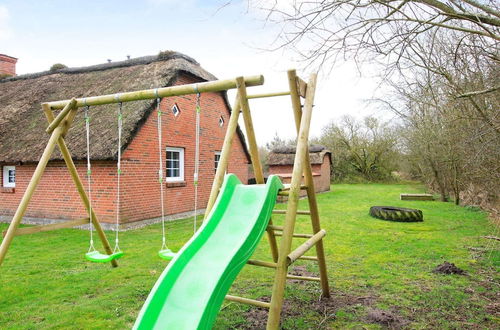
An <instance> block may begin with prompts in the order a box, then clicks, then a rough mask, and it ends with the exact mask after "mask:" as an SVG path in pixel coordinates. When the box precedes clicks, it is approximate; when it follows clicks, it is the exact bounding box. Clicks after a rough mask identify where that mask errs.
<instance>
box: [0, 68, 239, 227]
mask: <svg viewBox="0 0 500 330" xmlns="http://www.w3.org/2000/svg"><path fill="white" fill-rule="evenodd" d="M193 82H196V81H195V80H194V78H191V77H188V76H184V75H183V76H181V77H180V78H179V80H178V81H177V83H176V84H177V85H180V84H188V83H193ZM195 100H196V96H195V95H188V96H182V97H174V98H168V99H163V100H162V103H161V107H162V111H163V112H164V115H163V116H162V117H161V118H162V124H163V141H162V150H163V154H162V157H163V162H164V164H165V158H166V152H165V149H166V147H167V146H169V147H181V148H184V160H185V168H184V179H185V181H184V183H183V184H182V185H181V186H180V187H167V185H169V184H168V183H164V185H165V207H166V213H167V214H177V213H182V212H187V211H192V210H193V209H194V185H193V173H194V151H195V113H196V111H195ZM174 103H176V104H177V105H178V107H179V108H180V110H181V113H180V115H179V116H177V117H174V115H173V114H172V112H171V107H172V106H173V104H174ZM201 109H202V110H201V136H200V149H201V153H200V175H199V185H198V194H199V195H198V196H199V197H198V207H199V208H200V209H201V208H204V207H205V205H206V203H207V200H208V197H209V194H210V189H211V186H212V181H213V177H214V174H215V171H214V153H215V151H220V150H221V149H222V144H223V141H224V134H225V131H226V128H227V124H228V122H229V111H228V109H227V107H226V105H225V102H224V100H223V98H222V96H221V94H218V93H204V94H202V95H201ZM221 115H222V116H223V118H224V121H225V123H224V126H223V127H219V121H218V120H219V117H220V116H221ZM157 120H158V116H157V113H156V111H153V112H152V113H151V115H150V116H149V118H147V120H146V121H145V123H144V124H143V126H142V127H141V128H140V129H139V131H138V132H137V135H136V136H135V138H134V140H133V141H132V142H131V143H130V145H129V146H128V147H127V148H126V150H125V151H124V152H123V154H122V173H123V174H122V177H121V195H120V196H121V208H120V209H121V211H120V214H121V222H131V221H137V220H142V219H150V218H154V217H158V216H160V214H161V209H160V187H159V183H158V139H157ZM247 163H248V160H247V158H246V155H245V152H244V149H243V144H242V142H241V140H240V139H238V138H236V139H235V140H234V143H233V147H232V151H231V161H230V164H229V169H228V172H231V173H235V174H236V175H238V177H239V178H240V180H241V181H242V182H244V183H246V182H247V180H248V165H247ZM76 165H77V169H78V172H79V174H80V178H81V179H82V181H83V182H84V183H85V186H86V175H85V173H86V164H85V163H78V164H76ZM164 167H165V165H164ZM92 168H93V170H92V178H93V185H92V197H93V207H94V209H95V210H96V213H97V215H98V217H99V219H100V220H101V221H103V222H113V221H115V216H116V215H115V213H116V163H115V162H93V163H92ZM34 169H35V165H21V166H19V165H18V166H16V188H15V192H14V193H11V192H5V191H7V190H6V189H4V190H2V191H3V192H0V215H4V216H10V215H13V214H14V213H15V210H16V208H17V206H18V205H19V201H20V199H21V198H22V194H23V193H24V191H25V190H26V186H27V184H28V182H29V180H30V179H31V176H32V174H33V171H34ZM0 182H1V181H0ZM26 216H27V217H38V218H50V219H72V218H80V217H85V216H86V214H85V210H84V208H83V206H82V203H81V201H80V198H79V196H78V193H77V191H76V189H75V188H74V184H73V182H72V180H71V177H70V175H69V173H68V171H67V169H66V168H65V166H64V163H63V162H51V163H50V164H49V166H48V167H47V170H46V171H45V173H44V175H43V177H42V180H41V181H40V184H39V186H38V189H37V191H36V192H35V194H34V195H33V199H32V201H31V203H30V206H29V208H28V210H27V212H26Z"/></svg>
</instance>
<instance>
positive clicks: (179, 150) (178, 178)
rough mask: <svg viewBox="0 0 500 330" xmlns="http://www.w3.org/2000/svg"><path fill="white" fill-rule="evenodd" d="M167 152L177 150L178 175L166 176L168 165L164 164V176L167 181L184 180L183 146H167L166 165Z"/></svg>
mask: <svg viewBox="0 0 500 330" xmlns="http://www.w3.org/2000/svg"><path fill="white" fill-rule="evenodd" d="M168 152H178V153H179V176H174V177H168V176H167V175H168V167H167V166H165V170H166V171H167V173H166V175H165V176H166V177H167V182H179V181H184V148H176V147H167V149H166V152H165V153H166V157H165V159H166V165H167V164H168Z"/></svg>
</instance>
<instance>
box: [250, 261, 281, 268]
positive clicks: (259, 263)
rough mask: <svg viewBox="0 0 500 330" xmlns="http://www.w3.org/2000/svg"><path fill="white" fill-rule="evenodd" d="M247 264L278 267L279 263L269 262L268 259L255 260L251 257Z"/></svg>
mask: <svg viewBox="0 0 500 330" xmlns="http://www.w3.org/2000/svg"><path fill="white" fill-rule="evenodd" d="M247 264H249V265H253V266H260V267H266V268H276V267H277V265H276V263H275V262H268V261H262V260H253V259H249V260H248V261H247Z"/></svg>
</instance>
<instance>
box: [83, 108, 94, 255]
mask: <svg viewBox="0 0 500 330" xmlns="http://www.w3.org/2000/svg"><path fill="white" fill-rule="evenodd" d="M89 109H90V107H89V106H88V105H87V106H86V107H85V132H86V135H87V187H88V188H87V191H88V195H89V231H90V246H89V250H88V252H94V251H96V249H95V247H94V237H93V230H94V224H93V221H92V214H93V213H94V212H93V209H92V188H91V187H92V185H91V175H92V168H91V166H90V116H89Z"/></svg>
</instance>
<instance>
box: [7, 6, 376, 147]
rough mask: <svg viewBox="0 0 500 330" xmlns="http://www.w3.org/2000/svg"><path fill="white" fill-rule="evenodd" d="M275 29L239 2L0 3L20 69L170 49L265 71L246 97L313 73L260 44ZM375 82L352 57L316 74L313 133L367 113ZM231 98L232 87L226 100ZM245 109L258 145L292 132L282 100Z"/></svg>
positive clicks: (230, 68) (221, 69)
mask: <svg viewBox="0 0 500 330" xmlns="http://www.w3.org/2000/svg"><path fill="white" fill-rule="evenodd" d="M278 28H279V27H277V26H273V25H272V24H269V23H267V24H266V23H265V22H264V21H263V17H262V13H259V12H257V11H255V10H252V9H249V8H248V7H247V1H246V0H242V1H241V0H233V1H228V0H205V1H203V0H135V1H132V0H121V1H117V0H107V1H105V0H101V1H97V0H87V1H68V0H66V1H62V0H37V1H35V0H24V1H20V0H0V53H2V54H6V55H10V56H13V57H17V58H18V59H19V60H18V63H17V73H18V74H24V73H31V72H39V71H45V70H48V69H49V68H50V66H51V65H52V64H55V63H63V64H65V65H67V66H69V67H78V66H87V65H93V64H99V63H105V62H106V61H107V60H108V59H111V60H112V61H121V60H125V59H126V58H127V55H130V56H131V57H140V56H145V55H155V54H158V52H159V51H160V50H175V51H178V52H181V53H184V54H186V55H188V56H191V57H193V58H194V59H196V60H197V61H198V62H199V63H200V64H201V66H202V67H203V68H205V69H206V70H208V71H209V72H211V73H212V74H214V75H215V76H217V77H218V78H220V79H225V78H233V77H237V76H241V75H256V74H263V75H264V77H265V79H266V82H265V84H264V86H261V87H255V88H254V87H252V88H251V90H249V93H261V92H277V91H285V90H287V87H288V82H287V76H286V71H287V70H288V69H290V68H296V69H297V72H298V74H299V76H301V77H302V78H304V80H307V79H308V77H309V75H310V74H311V72H312V69H308V70H302V69H301V67H303V63H301V62H299V61H297V60H296V56H295V54H294V53H293V52H292V51H290V50H285V51H284V50H279V51H274V52H271V51H268V50H267V49H270V48H271V47H272V43H273V41H274V40H275V37H276V35H277V31H278ZM376 87H377V84H376V81H375V80H374V79H372V78H370V77H367V76H360V73H359V72H358V70H357V69H356V66H355V65H354V63H351V62H344V63H341V64H339V65H337V66H336V67H335V68H334V69H333V70H331V71H329V72H328V73H320V75H319V80H318V84H317V91H316V100H315V108H314V112H313V119H312V123H311V134H312V135H313V136H318V135H319V134H320V133H321V129H322V128H323V127H324V126H325V125H326V124H327V123H328V122H329V121H331V120H333V119H338V118H339V117H341V116H342V115H344V114H350V115H353V116H356V117H362V116H365V115H368V114H370V113H372V112H373V110H372V109H370V108H369V107H368V106H367V105H366V102H365V100H367V99H369V98H371V97H372V96H373V95H374V93H375V90H376ZM234 95H235V93H234V92H230V93H229V97H230V100H231V101H232V100H233V99H234ZM250 106H251V109H252V116H253V121H254V126H255V130H256V135H257V140H258V143H259V144H265V143H266V142H268V141H270V140H271V139H272V138H273V136H274V135H275V134H278V135H279V136H280V137H282V138H287V139H288V138H293V137H294V136H295V126H294V122H293V115H292V110H291V105H290V100H289V99H288V98H286V97H285V98H283V97H281V98H273V99H260V100H252V101H251V104H250Z"/></svg>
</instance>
